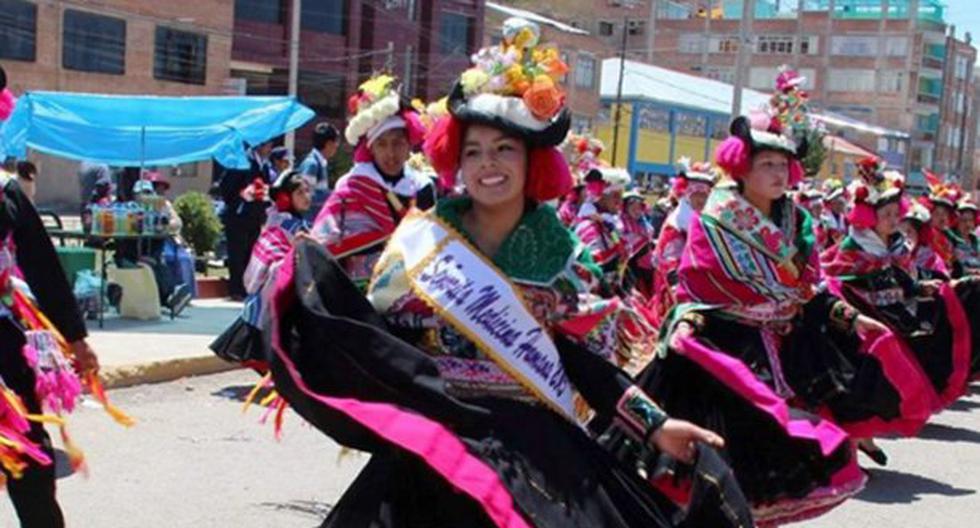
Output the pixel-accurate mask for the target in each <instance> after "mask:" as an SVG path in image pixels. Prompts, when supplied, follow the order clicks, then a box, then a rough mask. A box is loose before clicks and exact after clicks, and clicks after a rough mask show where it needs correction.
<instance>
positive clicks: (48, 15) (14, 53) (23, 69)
mask: <svg viewBox="0 0 980 528" xmlns="http://www.w3.org/2000/svg"><path fill="white" fill-rule="evenodd" d="M232 21H233V16H232V4H231V2H230V0H201V1H198V2H149V1H145V0H144V1H140V0H64V1H59V2H48V1H28V0H0V64H2V65H3V68H4V69H5V70H6V72H7V74H8V77H9V82H10V88H11V89H12V90H13V92H14V93H15V94H21V93H23V92H25V91H28V90H54V91H69V92H93V93H116V94H153V95H215V94H221V93H223V92H224V91H225V89H226V83H227V80H228V71H229V61H230V59H231V47H232ZM31 158H32V159H33V160H34V161H35V162H37V163H38V164H39V165H40V175H39V181H38V196H37V199H38V201H39V202H40V203H43V204H45V205H61V206H63V207H65V208H69V209H71V208H76V206H75V204H77V203H78V201H79V199H80V197H79V195H78V190H77V189H76V188H75V186H74V185H65V181H66V179H67V181H74V172H75V170H76V167H77V163H76V162H71V161H67V160H62V159H58V158H55V157H52V156H43V155H39V154H37V153H34V154H32V156H31ZM173 174H174V175H181V177H178V178H173V183H174V188H173V192H174V193H179V192H182V191H184V190H186V189H191V188H194V189H206V188H207V186H208V184H209V182H210V164H209V163H202V164H193V165H188V166H184V167H182V168H181V169H180V170H174V171H173ZM76 210H77V209H76Z"/></svg>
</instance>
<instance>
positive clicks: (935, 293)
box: [823, 161, 971, 411]
mask: <svg viewBox="0 0 980 528" xmlns="http://www.w3.org/2000/svg"><path fill="white" fill-rule="evenodd" d="M859 176H860V179H859V180H857V181H855V183H854V184H853V186H852V191H851V193H850V195H851V197H852V200H853V204H852V206H851V212H850V215H849V217H848V220H849V224H850V229H849V233H848V235H847V236H846V237H845V238H844V240H843V241H841V243H840V244H839V245H837V246H835V247H834V248H831V249H830V250H828V251H827V252H826V253H825V254H824V255H823V270H824V274H825V275H826V277H827V281H828V284H829V286H830V289H831V290H832V291H834V292H835V293H837V294H838V295H840V296H841V297H842V298H844V299H846V300H847V301H848V302H849V303H850V304H851V305H852V306H854V307H855V308H856V309H857V310H858V311H859V312H860V313H862V314H865V315H867V316H868V317H872V318H874V319H875V320H877V321H881V322H883V323H884V324H885V325H887V326H888V328H889V329H890V330H891V332H892V333H893V334H894V335H895V336H897V337H899V338H900V339H901V341H902V344H903V348H906V349H907V350H909V351H910V352H911V356H912V357H914V358H915V360H916V361H915V363H914V364H913V365H914V366H915V367H916V368H915V369H914V370H913V371H910V372H908V373H909V374H911V373H913V372H914V373H916V374H917V375H918V374H919V373H924V374H925V376H926V377H927V381H928V382H929V383H930V386H931V387H932V388H934V389H935V391H934V392H935V394H936V395H937V396H933V397H932V398H933V400H934V401H935V403H934V410H936V411H938V410H940V409H942V408H944V407H945V406H947V405H949V404H950V403H952V402H953V401H955V400H956V399H957V398H959V397H960V396H962V395H963V393H964V392H965V390H966V382H967V376H968V372H969V368H970V359H971V357H970V356H971V353H970V329H969V325H968V322H967V319H966V314H965V313H964V312H963V308H962V306H961V305H960V302H959V300H958V299H957V297H956V293H955V292H954V291H953V289H952V288H951V287H950V286H949V285H947V284H944V282H943V281H940V280H920V279H919V277H918V270H917V269H916V266H915V263H914V262H913V260H912V253H911V251H910V247H909V245H908V244H907V242H906V240H905V238H904V237H903V236H902V234H901V233H900V232H899V229H898V224H899V220H900V219H901V218H902V216H903V215H904V212H905V211H904V209H905V208H906V207H907V205H906V203H905V200H904V178H903V177H902V176H901V174H898V173H897V172H893V171H885V172H882V171H881V167H880V165H879V164H878V163H877V161H875V162H874V163H870V162H866V163H862V164H861V170H860V171H859Z"/></svg>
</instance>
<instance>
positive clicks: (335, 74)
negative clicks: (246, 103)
mask: <svg viewBox="0 0 980 528" xmlns="http://www.w3.org/2000/svg"><path fill="white" fill-rule="evenodd" d="M483 4H484V2H483V1H482V0H383V1H377V0H304V1H303V2H302V3H301V6H302V7H301V13H300V20H301V32H300V51H299V55H300V58H299V76H298V77H299V84H298V93H299V98H300V100H301V101H302V102H303V103H305V104H307V105H308V106H310V107H311V108H313V109H314V110H316V111H317V113H318V114H319V115H320V117H322V118H327V119H329V120H331V121H334V122H335V124H337V125H338V126H343V124H344V120H345V118H346V111H347V104H346V103H347V98H348V97H349V95H350V94H351V93H353V91H354V90H356V89H357V86H358V85H359V84H360V82H362V81H363V80H365V79H366V78H367V77H368V76H370V75H371V74H372V73H373V72H376V71H381V70H388V71H390V72H392V73H394V74H396V75H398V76H399V77H400V78H401V80H402V92H403V93H404V94H405V95H406V96H408V97H420V98H422V99H425V100H431V99H437V98H438V97H441V96H442V95H444V94H445V93H446V92H447V91H448V88H449V87H450V85H451V83H452V81H453V80H454V79H455V78H456V77H457V76H458V75H459V72H460V71H462V70H463V69H464V68H465V67H466V66H467V65H468V64H469V55H470V54H471V53H473V52H474V51H475V50H476V49H477V48H478V47H479V46H480V44H481V43H482V41H483V14H484V13H483V10H484V6H483ZM292 6H293V3H292V2H291V1H290V0H235V16H234V27H235V39H234V44H233V49H232V63H231V76H232V77H233V78H236V79H241V80H242V81H239V82H241V83H243V85H244V86H242V88H243V91H244V92H245V93H248V94H284V93H286V90H287V86H288V72H289V35H290V20H291V17H292V12H291V9H292ZM300 137H301V138H302V135H301V136H300ZM297 144H298V145H299V146H303V141H302V140H301V139H298V141H297Z"/></svg>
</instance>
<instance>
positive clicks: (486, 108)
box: [447, 80, 572, 148]
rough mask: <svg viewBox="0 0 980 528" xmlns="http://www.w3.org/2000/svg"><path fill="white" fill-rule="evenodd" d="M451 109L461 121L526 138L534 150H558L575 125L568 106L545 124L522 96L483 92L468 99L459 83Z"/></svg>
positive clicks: (448, 105)
mask: <svg viewBox="0 0 980 528" xmlns="http://www.w3.org/2000/svg"><path fill="white" fill-rule="evenodd" d="M447 107H448V108H449V113H450V114H452V115H453V116H454V117H455V118H456V119H459V120H460V121H463V122H465V123H480V124H484V125H488V126H492V127H494V128H498V129H500V130H503V131H504V132H506V133H507V134H509V135H513V136H516V137H519V138H521V139H523V140H524V141H525V142H526V143H527V145H528V147H530V148H544V147H557V146H558V145H560V144H561V142H562V141H564V140H565V136H567V135H568V129H569V128H570V127H571V124H572V117H571V112H569V110H568V108H567V107H566V108H563V109H562V110H561V111H560V112H559V113H558V114H557V115H556V116H555V117H553V118H552V119H550V120H549V121H541V120H539V119H537V118H536V117H534V116H533V115H532V114H531V110H530V109H529V108H528V107H527V105H526V104H525V103H524V100H523V99H521V98H520V97H512V96H504V95H497V94H492V93H481V94H476V95H473V96H471V97H470V98H469V99H467V98H466V95H465V94H464V92H463V85H462V84H461V83H460V82H459V81H458V80H457V81H456V84H454V85H453V89H452V90H451V91H450V92H449V100H448V103H447Z"/></svg>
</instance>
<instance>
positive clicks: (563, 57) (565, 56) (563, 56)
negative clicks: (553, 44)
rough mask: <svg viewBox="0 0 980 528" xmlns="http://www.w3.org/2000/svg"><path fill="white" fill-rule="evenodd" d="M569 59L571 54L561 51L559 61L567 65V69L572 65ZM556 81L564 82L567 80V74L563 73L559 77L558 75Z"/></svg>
mask: <svg viewBox="0 0 980 528" xmlns="http://www.w3.org/2000/svg"><path fill="white" fill-rule="evenodd" d="M571 60H572V56H571V55H569V54H568V52H567V51H563V52H561V61H562V62H564V63H565V65H566V66H568V67H569V69H571V67H572V63H571ZM558 82H560V83H566V82H568V74H567V73H565V74H563V75H562V76H561V77H559V78H558Z"/></svg>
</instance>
